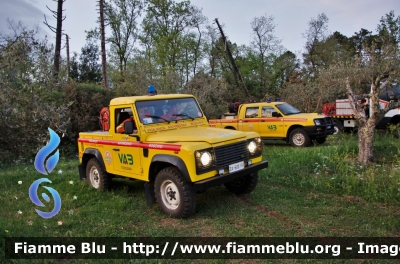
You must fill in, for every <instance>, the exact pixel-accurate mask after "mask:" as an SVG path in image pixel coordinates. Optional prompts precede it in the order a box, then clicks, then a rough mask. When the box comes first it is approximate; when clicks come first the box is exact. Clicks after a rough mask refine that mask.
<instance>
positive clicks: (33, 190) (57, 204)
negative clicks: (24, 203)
mask: <svg viewBox="0 0 400 264" xmlns="http://www.w3.org/2000/svg"><path fill="white" fill-rule="evenodd" d="M42 182H49V183H51V181H50V180H49V179H47V178H41V179H39V180H36V181H34V182H33V183H32V185H31V187H29V198H30V199H31V201H32V202H33V203H34V204H36V205H37V206H41V207H43V206H45V205H44V204H43V203H42V202H41V201H40V200H39V197H38V193H37V191H38V188H39V185H40V184H41V183H42ZM43 187H44V188H46V189H47V190H48V191H49V192H50V193H51V195H52V196H53V199H54V208H53V210H52V211H51V212H42V211H40V210H38V209H35V210H36V212H37V213H38V214H39V215H40V216H41V217H43V218H51V217H53V216H55V215H56V214H58V212H59V211H60V209H61V198H60V195H59V194H58V192H57V191H56V190H54V189H53V188H51V187H47V186H43ZM42 198H43V199H44V200H45V201H46V202H50V197H49V196H48V195H47V194H46V193H42Z"/></svg>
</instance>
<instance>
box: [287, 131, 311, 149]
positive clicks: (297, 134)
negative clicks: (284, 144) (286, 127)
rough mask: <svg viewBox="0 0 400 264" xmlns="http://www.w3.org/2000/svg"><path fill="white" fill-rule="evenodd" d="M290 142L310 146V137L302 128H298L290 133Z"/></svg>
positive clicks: (299, 145)
mask: <svg viewBox="0 0 400 264" xmlns="http://www.w3.org/2000/svg"><path fill="white" fill-rule="evenodd" d="M289 142H290V144H291V145H292V146H294V147H308V146H309V145H310V137H309V136H308V135H307V133H306V131H304V130H303V129H302V128H296V129H294V130H293V131H292V132H291V133H290V136H289Z"/></svg>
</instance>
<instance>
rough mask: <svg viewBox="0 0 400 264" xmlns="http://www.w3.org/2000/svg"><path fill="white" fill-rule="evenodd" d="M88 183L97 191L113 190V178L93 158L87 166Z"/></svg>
mask: <svg viewBox="0 0 400 264" xmlns="http://www.w3.org/2000/svg"><path fill="white" fill-rule="evenodd" d="M86 181H87V182H88V183H89V184H90V185H91V186H92V187H93V188H95V189H97V190H108V189H110V188H111V178H110V177H109V175H108V174H107V173H106V172H105V171H104V170H103V168H102V167H101V166H100V163H99V161H98V160H97V159H96V158H92V159H90V160H89V161H88V163H87V165H86Z"/></svg>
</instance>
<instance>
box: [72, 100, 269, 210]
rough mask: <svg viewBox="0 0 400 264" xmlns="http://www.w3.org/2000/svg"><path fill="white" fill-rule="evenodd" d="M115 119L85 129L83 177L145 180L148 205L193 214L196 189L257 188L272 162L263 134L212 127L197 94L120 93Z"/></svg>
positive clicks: (96, 181)
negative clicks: (266, 156) (102, 127)
mask: <svg viewBox="0 0 400 264" xmlns="http://www.w3.org/2000/svg"><path fill="white" fill-rule="evenodd" d="M109 117H110V119H109V124H108V125H109V126H107V128H109V129H108V131H96V132H81V133H79V139H78V148H79V161H80V165H79V174H80V178H81V179H84V178H85V179H86V180H87V182H88V183H89V184H90V185H91V186H92V187H94V188H96V189H100V190H102V189H109V188H110V187H111V183H112V178H113V177H125V178H130V179H136V180H140V181H143V182H145V184H144V187H145V188H144V189H145V194H146V202H147V204H149V205H150V204H153V203H155V202H157V203H158V204H159V206H160V207H161V210H162V211H163V212H164V213H166V214H168V215H170V216H173V217H177V218H185V217H188V216H190V215H192V214H193V213H194V211H195V206H196V192H197V193H199V192H203V191H205V190H206V189H208V188H210V187H213V186H217V185H221V184H224V185H225V187H226V188H227V189H228V190H229V191H231V192H233V193H235V194H238V195H239V194H244V193H250V192H251V191H253V190H254V188H255V187H256V185H257V182H258V171H259V170H262V169H264V168H267V167H268V161H266V160H265V161H263V159H262V148H263V146H262V140H261V138H260V136H259V135H258V134H257V133H255V132H240V131H227V130H224V129H215V128H211V127H209V125H208V122H207V119H206V117H205V115H204V113H203V111H202V110H201V108H200V107H199V105H198V103H197V100H196V98H195V97H194V96H193V95H184V94H173V95H154V96H132V97H120V98H115V99H113V100H111V102H110V105H109ZM118 132H119V133H118Z"/></svg>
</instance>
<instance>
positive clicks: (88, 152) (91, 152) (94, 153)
mask: <svg viewBox="0 0 400 264" xmlns="http://www.w3.org/2000/svg"><path fill="white" fill-rule="evenodd" d="M91 158H96V159H97V160H98V162H99V164H100V166H101V168H102V169H103V170H104V172H105V173H107V170H106V166H105V164H104V160H103V156H102V155H101V153H100V151H99V150H97V149H93V148H87V149H85V152H84V153H83V155H82V163H81V164H80V165H79V177H80V179H84V178H86V173H85V171H86V164H87V163H88V161H89V160H90V159H91Z"/></svg>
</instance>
